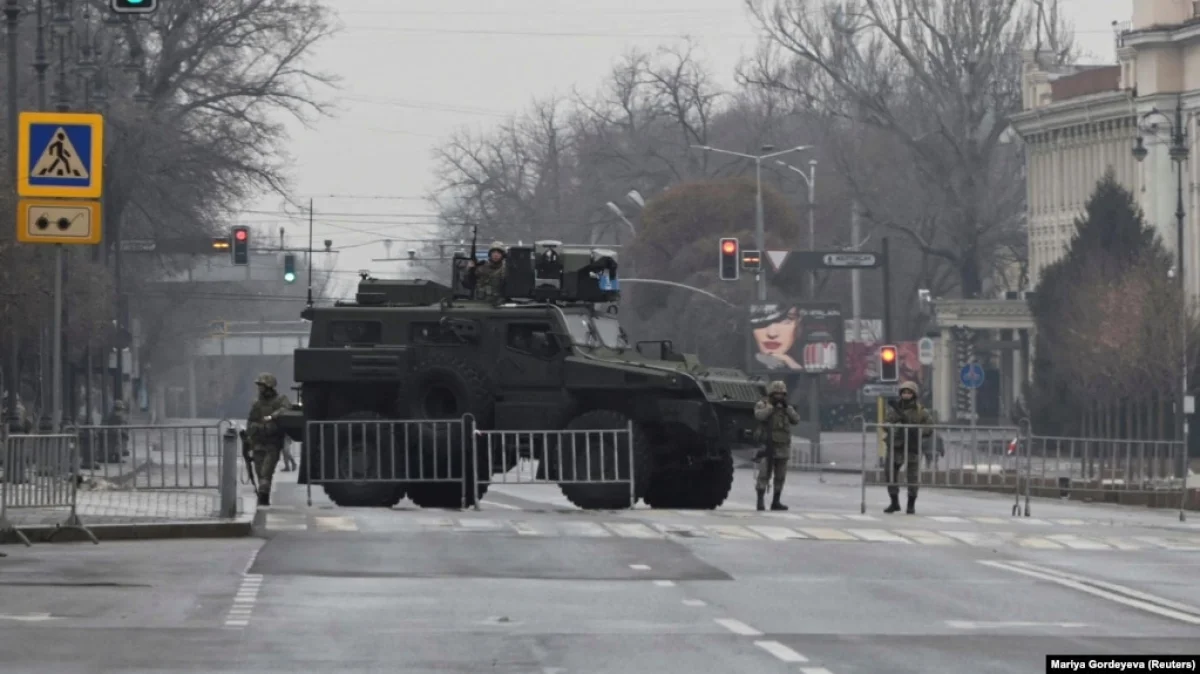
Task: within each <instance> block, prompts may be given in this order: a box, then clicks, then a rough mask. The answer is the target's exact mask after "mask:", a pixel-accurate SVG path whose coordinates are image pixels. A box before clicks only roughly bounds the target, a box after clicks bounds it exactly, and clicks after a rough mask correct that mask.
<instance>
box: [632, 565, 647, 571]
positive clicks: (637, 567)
mask: <svg viewBox="0 0 1200 674" xmlns="http://www.w3.org/2000/svg"><path fill="white" fill-rule="evenodd" d="M629 568H631V569H633V570H634V571H649V570H650V567H649V566H648V565H646V564H630V565H629Z"/></svg>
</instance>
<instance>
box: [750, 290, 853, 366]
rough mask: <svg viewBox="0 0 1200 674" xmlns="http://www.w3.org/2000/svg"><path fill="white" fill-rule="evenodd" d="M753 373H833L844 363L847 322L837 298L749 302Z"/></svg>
mask: <svg viewBox="0 0 1200 674" xmlns="http://www.w3.org/2000/svg"><path fill="white" fill-rule="evenodd" d="M748 329H749V331H750V339H749V340H747V341H748V343H749V348H750V353H749V357H748V358H747V359H746V362H747V367H746V369H747V372H748V373H750V374H788V373H794V374H800V373H806V374H831V373H835V372H840V371H841V369H842V366H843V365H844V363H845V355H844V353H843V344H844V343H845V324H844V320H843V317H842V306H841V305H840V304H837V303H836V302H791V303H770V304H752V305H750V320H749V328H748Z"/></svg>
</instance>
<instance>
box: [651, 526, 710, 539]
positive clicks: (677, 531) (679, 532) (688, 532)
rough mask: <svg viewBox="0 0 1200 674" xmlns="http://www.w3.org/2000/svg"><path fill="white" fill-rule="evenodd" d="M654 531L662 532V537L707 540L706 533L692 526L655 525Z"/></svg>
mask: <svg viewBox="0 0 1200 674" xmlns="http://www.w3.org/2000/svg"><path fill="white" fill-rule="evenodd" d="M654 528H655V529H658V530H659V531H661V532H663V534H664V535H666V536H668V537H670V536H676V537H680V538H708V532H707V531H704V530H702V529H700V528H699V527H697V526H695V525H694V524H655V525H654Z"/></svg>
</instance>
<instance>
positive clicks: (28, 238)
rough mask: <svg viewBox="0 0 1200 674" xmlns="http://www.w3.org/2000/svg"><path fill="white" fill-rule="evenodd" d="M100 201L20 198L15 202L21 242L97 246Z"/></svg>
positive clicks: (99, 238) (18, 235)
mask: <svg viewBox="0 0 1200 674" xmlns="http://www.w3.org/2000/svg"><path fill="white" fill-rule="evenodd" d="M102 238H103V237H102V234H101V228H100V202H99V201H60V200H55V199H22V200H21V201H20V202H18V204H17V240H18V241H20V242H21V243H66V244H86V245H93V246H94V245H96V244H98V243H100V241H101V239H102Z"/></svg>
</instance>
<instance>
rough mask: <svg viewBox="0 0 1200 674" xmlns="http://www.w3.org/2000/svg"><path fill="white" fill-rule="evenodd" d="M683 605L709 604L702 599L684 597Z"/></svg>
mask: <svg viewBox="0 0 1200 674" xmlns="http://www.w3.org/2000/svg"><path fill="white" fill-rule="evenodd" d="M683 605H684V606H707V604H705V603H704V602H703V601H701V600H699V599H684V600H683Z"/></svg>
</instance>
